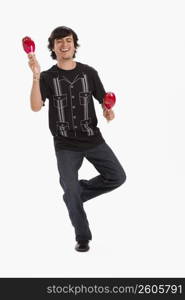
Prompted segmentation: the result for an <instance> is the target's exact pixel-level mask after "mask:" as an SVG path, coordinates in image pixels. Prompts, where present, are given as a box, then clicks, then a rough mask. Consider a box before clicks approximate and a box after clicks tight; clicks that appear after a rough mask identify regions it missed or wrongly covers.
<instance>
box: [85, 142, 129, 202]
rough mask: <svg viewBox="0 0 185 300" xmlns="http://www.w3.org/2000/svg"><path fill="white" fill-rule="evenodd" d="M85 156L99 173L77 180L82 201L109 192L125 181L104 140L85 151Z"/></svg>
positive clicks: (124, 175) (117, 161) (115, 158)
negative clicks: (90, 177) (87, 178)
mask: <svg viewBox="0 0 185 300" xmlns="http://www.w3.org/2000/svg"><path fill="white" fill-rule="evenodd" d="M85 157H86V159H87V160H88V161H89V162H91V163H92V164H93V165H94V167H95V168H96V170H97V171H98V172H99V173H100V175H98V176H96V177H94V178H92V179H90V180H84V179H81V180H79V183H80V186H81V189H82V194H81V196H82V200H83V202H85V201H87V200H89V199H91V198H94V197H97V196H99V195H101V194H103V193H107V192H110V191H112V190H114V189H115V188H117V187H119V186H120V185H122V184H123V183H124V182H125V180H126V174H125V171H124V169H123V167H122V166H121V164H120V162H119V160H118V159H117V157H116V156H115V154H114V152H113V151H112V149H111V148H110V147H109V146H108V145H107V143H106V142H104V143H102V144H100V145H98V146H97V147H95V148H93V149H90V150H88V151H86V152H85Z"/></svg>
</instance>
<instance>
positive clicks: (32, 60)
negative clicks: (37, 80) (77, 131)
mask: <svg viewBox="0 0 185 300" xmlns="http://www.w3.org/2000/svg"><path fill="white" fill-rule="evenodd" d="M28 58H29V61H28V65H29V67H30V69H31V70H32V72H33V74H38V75H40V65H39V63H38V61H37V59H36V56H35V54H34V53H29V54H28Z"/></svg>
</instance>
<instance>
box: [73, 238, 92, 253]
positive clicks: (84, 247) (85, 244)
mask: <svg viewBox="0 0 185 300" xmlns="http://www.w3.org/2000/svg"><path fill="white" fill-rule="evenodd" d="M75 250H76V251H79V252H86V251H88V250H89V241H88V240H83V241H77V244H76V246H75Z"/></svg>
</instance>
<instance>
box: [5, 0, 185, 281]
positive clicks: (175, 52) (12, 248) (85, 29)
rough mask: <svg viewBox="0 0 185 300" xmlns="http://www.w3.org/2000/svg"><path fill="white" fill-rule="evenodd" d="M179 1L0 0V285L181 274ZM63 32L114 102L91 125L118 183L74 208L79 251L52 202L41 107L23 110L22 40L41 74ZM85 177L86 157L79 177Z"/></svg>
mask: <svg viewBox="0 0 185 300" xmlns="http://www.w3.org/2000/svg"><path fill="white" fill-rule="evenodd" d="M184 4H185V1H180V0H174V1H170V0H168V1H165V0H155V1H154V0H145V1H144V0H135V1H134V0H127V1H124V0H120V1H119V0H115V1H108V0H101V1H99V0H93V1H85V0H78V1H76V0H74V1H69V0H68V1H62V0H59V1H57V0H53V1H34V0H32V1H8V0H7V1H4V3H3V2H2V4H1V13H0V14H1V15H0V20H1V21H0V22H1V26H0V30H1V34H0V38H1V64H0V66H1V100H0V101H1V109H0V122H1V124H0V130H1V132H0V138H1V156H0V170H1V195H0V199H1V200H0V229H1V241H0V242H1V246H0V276H1V277H4V276H6V277H28V276H29V277H39V276H41V277H55V276H56V277H118V276H119V277H154V276H155V277H162V276H166V277H173V276H174V277H178V276H185V268H184V267H185V262H184V253H185V249H184V223H185V221H184V207H185V205H184V200H185V191H184V181H185V171H184V170H185V154H184V153H185V142H184V140H185V134H184V128H185V118H184V115H185V105H184V101H185V35H184V29H185V18H184V15H185V8H184ZM62 25H65V26H68V27H71V28H72V29H74V30H75V31H76V32H77V34H78V37H79V43H80V45H81V46H80V48H79V49H78V55H77V58H76V60H77V61H80V62H82V63H87V64H89V65H91V66H93V67H94V68H95V69H97V71H98V73H99V75H100V77H101V80H102V82H103V84H104V86H105V89H106V90H107V91H113V92H114V93H115V94H116V96H117V103H116V106H115V108H114V111H115V116H116V117H115V119H114V120H113V121H112V122H110V123H109V124H108V123H107V122H106V119H105V118H103V116H102V109H101V106H100V105H99V103H98V102H97V101H96V100H95V107H96V112H97V117H98V120H99V122H98V126H99V128H100V129H101V132H102V134H103V136H104V138H105V140H106V142H107V143H108V144H109V146H110V147H111V148H112V150H113V151H114V153H115V154H116V156H117V157H118V159H119V160H120V162H121V164H122V165H123V167H124V169H125V171H126V174H127V181H126V183H125V184H124V185H122V186H121V187H120V188H118V189H116V190H114V191H112V192H110V193H107V194H104V195H102V196H99V197H97V198H94V199H92V200H90V201H89V202H87V203H86V204H85V206H84V207H85V210H86V213H87V216H88V220H89V223H90V228H91V231H92V234H93V240H92V242H91V243H90V246H91V250H90V251H89V252H87V253H78V252H76V251H75V250H74V246H75V237H74V230H73V227H72V225H71V223H70V219H69V217H68V213H67V209H66V207H65V204H64V202H63V199H62V195H63V190H62V188H61V186H60V184H59V174H58V170H57V164H56V157H55V153H54V147H53V140H52V136H51V133H50V131H49V128H48V100H46V106H45V107H43V109H42V110H41V111H39V112H33V111H31V109H30V102H29V101H30V100H29V96H30V90H31V85H32V74H31V70H30V69H29V66H28V59H27V56H26V53H25V52H24V51H23V49H22V38H23V37H24V36H26V35H28V36H31V37H32V38H33V40H34V41H35V44H36V56H37V59H38V61H39V63H40V65H41V69H42V70H46V69H48V68H50V67H51V66H52V65H53V64H55V63H56V61H54V60H52V58H51V57H50V53H49V50H48V49H47V39H48V37H49V35H50V33H51V31H52V30H53V29H54V28H56V27H58V26H62ZM96 174H97V171H96V170H95V168H94V167H93V165H91V164H90V163H89V162H88V161H87V160H84V163H83V165H82V167H81V169H80V171H79V178H87V179H89V178H91V177H93V176H95V175H96Z"/></svg>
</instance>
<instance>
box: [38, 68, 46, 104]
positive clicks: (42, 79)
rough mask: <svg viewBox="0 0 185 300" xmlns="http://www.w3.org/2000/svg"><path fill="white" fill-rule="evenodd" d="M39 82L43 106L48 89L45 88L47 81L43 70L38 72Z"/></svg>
mask: <svg viewBox="0 0 185 300" xmlns="http://www.w3.org/2000/svg"><path fill="white" fill-rule="evenodd" d="M39 83H40V93H41V98H42V101H43V102H44V103H43V106H45V101H46V98H48V89H47V82H46V78H45V73H44V71H43V72H41V73H40V80H39Z"/></svg>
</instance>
